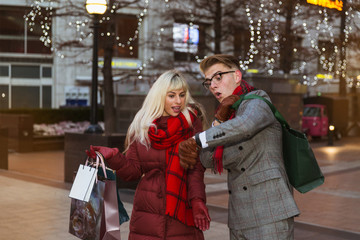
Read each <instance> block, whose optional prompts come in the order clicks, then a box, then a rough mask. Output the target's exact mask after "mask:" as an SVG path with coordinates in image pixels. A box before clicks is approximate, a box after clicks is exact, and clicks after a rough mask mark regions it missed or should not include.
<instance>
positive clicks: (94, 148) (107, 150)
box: [85, 145, 119, 160]
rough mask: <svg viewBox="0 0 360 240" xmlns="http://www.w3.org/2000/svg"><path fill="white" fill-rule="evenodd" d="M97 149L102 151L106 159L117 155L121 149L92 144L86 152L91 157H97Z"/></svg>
mask: <svg viewBox="0 0 360 240" xmlns="http://www.w3.org/2000/svg"><path fill="white" fill-rule="evenodd" d="M95 151H96V152H99V153H101V155H103V157H104V159H105V160H106V159H110V158H112V157H113V156H115V155H116V154H118V152H119V149H117V148H109V147H102V146H92V145H91V146H90V150H86V151H85V152H86V154H87V155H88V156H89V157H91V158H93V159H96V153H95Z"/></svg>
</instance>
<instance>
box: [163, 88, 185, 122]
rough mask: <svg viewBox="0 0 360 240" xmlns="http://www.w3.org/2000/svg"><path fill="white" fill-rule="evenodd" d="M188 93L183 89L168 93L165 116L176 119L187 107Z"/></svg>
mask: <svg viewBox="0 0 360 240" xmlns="http://www.w3.org/2000/svg"><path fill="white" fill-rule="evenodd" d="M185 97H186V92H185V91H184V90H183V89H179V90H171V91H169V92H167V93H166V97H165V109H164V113H163V116H173V117H176V116H177V115H179V113H180V112H181V111H182V110H183V109H184V107H185Z"/></svg>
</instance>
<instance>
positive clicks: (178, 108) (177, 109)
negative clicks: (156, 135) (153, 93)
mask: <svg viewBox="0 0 360 240" xmlns="http://www.w3.org/2000/svg"><path fill="white" fill-rule="evenodd" d="M172 110H173V111H174V112H175V113H179V112H180V110H181V108H180V107H172Z"/></svg>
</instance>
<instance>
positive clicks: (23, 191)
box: [0, 138, 360, 240]
mask: <svg viewBox="0 0 360 240" xmlns="http://www.w3.org/2000/svg"><path fill="white" fill-rule="evenodd" d="M311 144H312V147H313V150H314V153H315V156H316V157H317V159H318V161H319V164H320V166H321V168H322V170H323V172H324V174H325V177H326V180H325V184H324V185H322V186H321V187H319V188H317V189H315V190H313V191H311V192H309V193H306V194H300V193H298V192H296V191H295V198H296V201H297V203H298V206H299V208H300V211H301V215H300V217H298V218H296V223H295V239H296V240H302V239H315V240H321V239H326V240H329V239H330V240H340V239H360V207H359V203H360V184H358V182H359V180H360V138H344V139H342V140H340V141H335V143H334V146H331V147H328V146H326V142H324V141H319V142H314V143H311ZM63 174H64V152H63V151H51V152H33V153H26V154H20V153H10V154H9V170H8V171H6V170H0V186H1V193H0V209H1V214H0V240H5V239H12V240H25V239H26V240H28V239H29V240H32V239H44V240H51V239H54V240H60V239H69V240H72V239H77V238H75V237H73V236H72V235H70V234H69V233H68V232H67V230H68V224H69V222H68V219H69V211H70V199H69V198H68V193H69V189H70V187H71V184H69V183H64V182H63V178H64V176H63ZM205 182H206V191H207V201H208V207H209V210H210V215H211V217H212V222H211V228H210V230H208V231H206V232H205V238H206V239H207V240H215V239H216V240H218V239H223V240H227V239H228V229H227V199H228V195H227V185H226V174H223V175H220V176H219V175H214V174H212V173H211V172H210V171H207V172H206V177H205ZM120 194H121V198H122V200H123V202H124V205H125V208H126V210H127V211H128V213H129V215H130V213H131V209H132V203H131V202H132V201H131V199H132V197H133V191H132V190H121V191H120ZM121 234H122V239H127V234H128V223H124V224H123V225H121Z"/></svg>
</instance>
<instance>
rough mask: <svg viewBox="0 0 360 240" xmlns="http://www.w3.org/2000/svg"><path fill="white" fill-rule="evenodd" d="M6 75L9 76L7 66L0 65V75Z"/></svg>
mask: <svg viewBox="0 0 360 240" xmlns="http://www.w3.org/2000/svg"><path fill="white" fill-rule="evenodd" d="M8 76H9V67H8V66H0V77H8Z"/></svg>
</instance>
